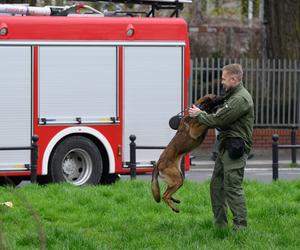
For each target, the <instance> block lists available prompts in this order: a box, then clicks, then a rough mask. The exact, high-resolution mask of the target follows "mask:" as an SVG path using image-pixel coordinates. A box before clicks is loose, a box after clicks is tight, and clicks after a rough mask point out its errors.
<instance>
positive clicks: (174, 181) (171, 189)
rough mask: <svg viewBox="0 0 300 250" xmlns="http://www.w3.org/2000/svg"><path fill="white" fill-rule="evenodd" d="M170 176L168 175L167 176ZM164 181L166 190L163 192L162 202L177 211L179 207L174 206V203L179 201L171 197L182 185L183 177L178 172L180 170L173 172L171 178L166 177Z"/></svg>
mask: <svg viewBox="0 0 300 250" xmlns="http://www.w3.org/2000/svg"><path fill="white" fill-rule="evenodd" d="M169 177H170V176H169ZM166 182H167V184H168V187H167V190H166V191H165V192H164V194H163V200H164V202H165V203H166V204H167V205H168V206H169V207H170V208H171V209H172V210H173V211H174V212H177V213H178V212H179V209H178V208H176V206H175V204H174V202H175V203H179V202H180V201H179V200H176V199H174V198H173V197H172V195H173V194H174V193H175V192H176V191H177V190H178V189H179V188H180V187H181V186H182V184H183V179H182V176H181V174H180V171H179V170H178V172H177V171H176V173H174V172H173V174H172V178H167V179H166Z"/></svg>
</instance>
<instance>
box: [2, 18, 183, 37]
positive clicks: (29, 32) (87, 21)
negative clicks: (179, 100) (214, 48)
mask: <svg viewBox="0 0 300 250" xmlns="http://www.w3.org/2000/svg"><path fill="white" fill-rule="evenodd" d="M1 22H2V23H4V24H6V25H7V26H8V35H7V36H5V37H1V38H0V40H2V39H14V40H15V39H17V40H111V41H117V40H119V41H124V40H157V41H166V40H169V41H170V40H174V41H178V40H181V41H187V31H186V23H185V21H184V20H183V19H180V18H113V17H41V16H39V17H37V16H24V17H22V16H17V17H11V16H2V17H1ZM128 25H131V26H132V27H133V28H134V30H135V32H134V35H133V37H127V35H126V32H127V27H128Z"/></svg>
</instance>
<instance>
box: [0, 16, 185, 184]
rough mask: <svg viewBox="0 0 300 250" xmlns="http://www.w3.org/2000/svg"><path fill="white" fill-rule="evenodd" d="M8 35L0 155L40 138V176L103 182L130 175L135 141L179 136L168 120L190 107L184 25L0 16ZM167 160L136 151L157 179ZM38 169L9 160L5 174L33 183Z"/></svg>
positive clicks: (3, 48)
mask: <svg viewBox="0 0 300 250" xmlns="http://www.w3.org/2000/svg"><path fill="white" fill-rule="evenodd" d="M3 28H5V29H6V31H7V33H6V34H2V35H0V55H1V57H0V70H1V71H0V72H2V73H1V75H4V78H3V77H1V78H2V79H0V85H1V86H0V88H1V90H0V92H1V93H2V95H1V94H0V99H2V102H1V101H0V104H1V106H2V107H1V108H0V115H1V120H2V121H1V123H2V125H0V129H1V127H2V132H0V138H1V142H0V147H10V146H11V147H15V146H29V145H30V141H31V139H30V138H31V136H32V135H34V134H36V135H38V136H39V141H38V149H39V150H38V163H37V173H38V175H40V176H42V175H45V176H46V175H47V176H51V179H52V180H54V181H61V180H63V178H65V180H66V181H69V182H72V183H74V184H76V185H82V184H85V183H95V182H97V181H99V178H100V177H101V176H98V177H97V178H95V179H93V180H91V176H93V175H95V174H98V175H102V176H104V175H108V174H109V173H110V174H113V173H120V174H125V173H128V172H129V168H128V164H127V162H128V161H129V142H130V141H129V139H128V137H129V135H130V134H135V135H136V136H137V140H136V143H137V145H145V146H147V145H148V146H166V145H167V143H168V142H169V140H170V139H171V138H172V136H173V135H174V133H175V131H172V130H171V129H170V128H169V127H168V120H169V118H170V117H171V116H172V115H174V114H176V113H178V112H179V111H180V110H182V109H183V108H185V107H187V104H188V103H187V102H188V98H187V93H188V79H189V75H190V63H189V60H190V56H189V40H188V30H187V24H186V23H185V21H184V20H183V19H180V18H141V17H139V18H135V17H98V16H95V17H91V16H88V17H85V16H83V17H77V16H69V17H52V16H47V17H44V16H0V30H1V29H3ZM4 33H5V32H4ZM4 89H8V90H5V91H3V90H4ZM3 124H4V125H3ZM157 124H158V125H157ZM82 138H84V141H83V142H81V141H80V140H81V139H82ZM68 143H71V145H69V144H68ZM24 144H25V145H24ZM81 144H83V146H82V147H81V146H80V145H81ZM89 145H90V146H91V147H92V148H93V149H92V150H89V148H88V147H89ZM66 147H67V148H68V149H66V150H65V148H66ZM95 149H96V150H98V151H97V152H98V153H99V155H100V158H99V157H98V156H97V157H98V158H97V157H94V156H93V150H94V152H95ZM64 150H65V151H64ZM91 152H92V153H91ZM161 152H162V151H161V150H152V151H151V152H148V151H147V152H144V153H142V150H140V151H137V162H138V164H140V165H139V166H138V167H137V171H138V172H145V171H151V163H150V162H151V161H156V160H158V156H159V154H160V153H161ZM29 161H30V152H29V151H25V152H20V151H14V150H11V152H7V151H5V152H0V175H1V176H28V175H30V170H29V169H28V168H26V166H27V165H28V164H29ZM94 161H101V164H100V165H97V166H98V167H100V168H102V169H101V171H100V172H99V171H94V169H93V168H95V166H94ZM97 164H98V163H97ZM57 165H58V166H57ZM74 166H75V170H74ZM185 168H186V170H188V168H189V159H188V158H187V157H186V158H185ZM60 169H61V170H60ZM60 175H61V176H60ZM82 175H84V176H82Z"/></svg>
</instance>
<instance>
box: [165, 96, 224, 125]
mask: <svg viewBox="0 0 300 250" xmlns="http://www.w3.org/2000/svg"><path fill="white" fill-rule="evenodd" d="M223 102H224V97H222V96H216V95H214V94H207V95H205V96H203V97H201V98H200V99H198V100H197V102H196V103H195V105H196V106H197V107H198V108H200V109H201V110H203V111H205V112H207V113H212V112H215V111H216V110H217V108H218V106H219V105H220V104H222V103H223ZM183 117H185V120H186V121H188V120H192V118H191V117H188V116H187V115H185V116H183V115H181V114H180V115H175V116H173V117H171V119H170V120H169V125H170V127H171V128H172V129H174V130H177V129H178V127H179V124H180V122H181V120H182V118H183Z"/></svg>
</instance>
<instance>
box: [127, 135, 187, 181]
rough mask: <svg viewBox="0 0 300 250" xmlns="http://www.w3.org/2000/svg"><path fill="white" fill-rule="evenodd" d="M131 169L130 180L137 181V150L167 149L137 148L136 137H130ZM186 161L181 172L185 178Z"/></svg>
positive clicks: (158, 147) (155, 147) (161, 147)
mask: <svg viewBox="0 0 300 250" xmlns="http://www.w3.org/2000/svg"><path fill="white" fill-rule="evenodd" d="M129 140H130V143H129V152H130V156H129V164H128V166H129V168H130V179H131V180H135V179H136V150H137V149H144V150H153V149H165V148H166V147H163V146H137V145H136V143H135V140H136V136H135V135H130V136H129ZM183 162H184V161H182V162H181V172H182V175H183V177H184V176H185V169H184V164H183ZM152 164H153V165H154V164H155V161H153V162H152Z"/></svg>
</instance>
